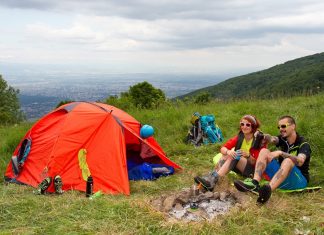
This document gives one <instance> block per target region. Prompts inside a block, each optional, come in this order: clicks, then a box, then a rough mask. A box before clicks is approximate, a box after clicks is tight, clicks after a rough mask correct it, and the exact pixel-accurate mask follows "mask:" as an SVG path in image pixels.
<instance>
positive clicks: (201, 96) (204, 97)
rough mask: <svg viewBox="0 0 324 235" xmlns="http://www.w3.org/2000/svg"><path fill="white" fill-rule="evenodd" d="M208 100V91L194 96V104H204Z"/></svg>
mask: <svg viewBox="0 0 324 235" xmlns="http://www.w3.org/2000/svg"><path fill="white" fill-rule="evenodd" d="M209 101H210V94H209V93H208V92H202V93H199V94H198V95H197V96H196V97H195V101H194V103H196V104H206V103H208V102H209Z"/></svg>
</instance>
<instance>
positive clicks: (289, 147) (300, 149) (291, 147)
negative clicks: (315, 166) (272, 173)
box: [277, 133, 312, 182]
mask: <svg viewBox="0 0 324 235" xmlns="http://www.w3.org/2000/svg"><path fill="white" fill-rule="evenodd" d="M278 138H279V143H278V144H277V147H280V149H281V151H283V152H286V153H289V154H290V155H293V156H297V155H298V154H300V153H303V154H305V155H306V159H305V162H304V164H303V165H302V166H297V167H298V168H299V169H300V171H301V173H302V174H303V175H304V176H305V178H306V179H307V182H308V181H309V172H308V170H309V161H310V157H311V153H312V150H311V147H310V145H309V143H307V142H306V141H305V139H304V137H302V136H300V135H299V134H298V133H297V138H296V141H295V143H293V144H289V143H288V141H287V139H286V138H282V137H281V136H278ZM282 161H283V158H282V157H279V162H280V163H281V162H282Z"/></svg>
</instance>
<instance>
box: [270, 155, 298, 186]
mask: <svg viewBox="0 0 324 235" xmlns="http://www.w3.org/2000/svg"><path fill="white" fill-rule="evenodd" d="M294 166H295V164H294V163H293V162H292V161H291V160H290V159H289V158H286V159H284V160H283V162H282V163H281V166H280V169H279V170H278V171H277V173H276V174H275V175H274V176H273V177H272V179H271V181H270V187H271V190H272V191H273V190H275V189H276V188H278V187H279V186H280V184H281V183H282V182H283V181H284V180H285V179H286V178H287V176H288V175H289V173H290V172H291V170H292V169H293V167H294Z"/></svg>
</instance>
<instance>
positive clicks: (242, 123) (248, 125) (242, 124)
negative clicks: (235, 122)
mask: <svg viewBox="0 0 324 235" xmlns="http://www.w3.org/2000/svg"><path fill="white" fill-rule="evenodd" d="M240 125H241V126H246V127H250V126H251V123H244V122H241V123H240Z"/></svg>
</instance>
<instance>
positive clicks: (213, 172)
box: [211, 170, 219, 178]
mask: <svg viewBox="0 0 324 235" xmlns="http://www.w3.org/2000/svg"><path fill="white" fill-rule="evenodd" d="M211 175H212V176H214V177H215V178H218V177H219V175H218V173H217V171H215V170H213V171H212V173H211Z"/></svg>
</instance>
